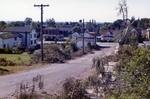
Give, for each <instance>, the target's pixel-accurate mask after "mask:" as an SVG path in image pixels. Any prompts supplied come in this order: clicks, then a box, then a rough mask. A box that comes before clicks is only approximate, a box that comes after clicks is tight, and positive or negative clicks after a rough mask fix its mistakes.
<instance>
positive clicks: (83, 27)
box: [82, 19, 85, 54]
mask: <svg viewBox="0 0 150 99" xmlns="http://www.w3.org/2000/svg"><path fill="white" fill-rule="evenodd" d="M84 27H85V25H84V19H83V21H82V32H83V35H82V36H83V42H82V45H83V49H82V52H83V54H84V53H85V50H84V32H85V31H84Z"/></svg>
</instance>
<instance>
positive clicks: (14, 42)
mask: <svg viewBox="0 0 150 99" xmlns="http://www.w3.org/2000/svg"><path fill="white" fill-rule="evenodd" d="M21 38H22V36H21V35H19V34H16V33H0V48H12V47H17V46H21V42H22V40H21Z"/></svg>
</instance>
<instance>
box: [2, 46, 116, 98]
mask: <svg viewBox="0 0 150 99" xmlns="http://www.w3.org/2000/svg"><path fill="white" fill-rule="evenodd" d="M109 46H110V48H104V49H102V50H100V51H95V52H94V54H88V55H85V56H83V57H80V58H77V59H74V60H70V61H68V62H66V63H64V64H50V65H47V66H44V67H43V68H39V69H34V70H30V71H25V72H21V73H17V74H11V75H6V76H0V98H2V97H5V96H10V95H11V94H13V93H14V91H15V89H16V88H17V87H18V86H19V85H20V83H21V82H27V81H28V82H30V81H31V80H32V79H33V77H36V76H37V75H42V76H43V79H44V86H45V87H44V89H45V90H48V91H52V92H54V91H55V90H57V88H58V87H60V86H61V85H62V83H63V81H64V80H65V79H66V78H69V77H82V76H83V75H84V74H88V72H89V71H90V69H91V64H92V59H93V57H95V56H99V55H110V54H111V53H113V52H114V50H115V47H116V46H117V44H110V45H109Z"/></svg>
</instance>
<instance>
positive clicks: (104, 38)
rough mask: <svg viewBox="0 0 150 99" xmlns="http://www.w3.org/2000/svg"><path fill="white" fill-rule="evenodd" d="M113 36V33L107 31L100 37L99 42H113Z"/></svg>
mask: <svg viewBox="0 0 150 99" xmlns="http://www.w3.org/2000/svg"><path fill="white" fill-rule="evenodd" d="M113 39H114V36H113V32H111V31H108V32H107V33H105V34H103V35H101V41H107V42H112V41H114V40H113Z"/></svg>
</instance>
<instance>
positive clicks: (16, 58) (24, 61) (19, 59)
mask: <svg viewBox="0 0 150 99" xmlns="http://www.w3.org/2000/svg"><path fill="white" fill-rule="evenodd" d="M0 58H5V59H6V60H10V61H12V62H14V63H15V64H16V65H28V64H30V61H31V58H30V55H29V54H28V53H23V54H0Z"/></svg>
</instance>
